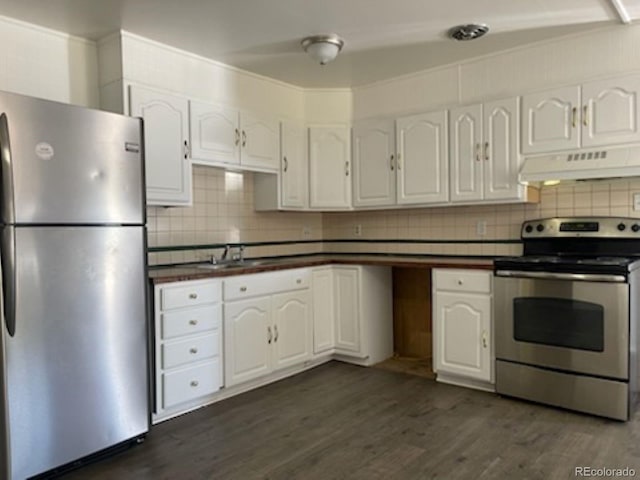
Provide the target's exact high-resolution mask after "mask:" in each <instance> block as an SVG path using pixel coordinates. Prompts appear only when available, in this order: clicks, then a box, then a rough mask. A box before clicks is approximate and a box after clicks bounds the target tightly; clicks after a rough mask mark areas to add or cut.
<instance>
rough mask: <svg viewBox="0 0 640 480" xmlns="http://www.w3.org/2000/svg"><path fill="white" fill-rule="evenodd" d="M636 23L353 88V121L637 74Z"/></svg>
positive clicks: (639, 29)
mask: <svg viewBox="0 0 640 480" xmlns="http://www.w3.org/2000/svg"><path fill="white" fill-rule="evenodd" d="M638 45H640V25H637V24H636V25H629V26H620V25H616V26H611V27H606V28H601V29H599V30H596V31H592V32H589V33H582V34H577V35H572V36H568V37H564V38H561V39H554V40H550V41H544V42H539V43H536V44H533V45H529V46H525V47H518V48H515V49H512V50H508V51H504V52H502V53H497V54H493V55H487V56H483V57H479V58H476V59H472V60H468V61H464V62H460V63H456V64H452V65H449V66H445V67H440V68H437V69H432V70H427V71H423V72H419V73H415V74H411V75H407V76H404V77H399V78H396V79H391V80H386V81H383V82H378V83H375V84H371V85H367V86H363V87H358V88H355V89H354V91H353V103H354V107H353V110H354V112H353V114H354V118H355V119H362V118H369V117H379V116H395V115H404V114H407V113H413V112H419V111H428V110H433V109H436V108H442V107H447V106H453V105H456V104H469V103H476V102H482V101H485V100H489V99H492V98H493V99H495V98H501V97H507V96H512V95H521V94H523V93H526V92H531V91H536V90H545V89H547V88H551V87H555V86H560V85H566V84H578V83H580V82H583V81H585V80H588V79H594V78H600V77H606V76H615V75H619V74H623V73H627V72H638V71H640V48H638Z"/></svg>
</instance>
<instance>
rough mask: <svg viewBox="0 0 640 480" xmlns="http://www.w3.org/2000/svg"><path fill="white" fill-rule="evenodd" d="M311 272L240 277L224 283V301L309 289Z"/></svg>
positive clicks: (289, 271) (273, 273)
mask: <svg viewBox="0 0 640 480" xmlns="http://www.w3.org/2000/svg"><path fill="white" fill-rule="evenodd" d="M310 284H311V271H310V270H309V269H307V268H302V269H296V270H287V271H284V272H269V273H256V274H254V275H241V276H239V277H234V278H230V279H229V280H225V281H224V287H223V290H224V299H225V300H237V299H241V298H247V297H255V296H261V295H271V294H274V293H279V292H287V291H291V290H301V289H304V288H309V286H310Z"/></svg>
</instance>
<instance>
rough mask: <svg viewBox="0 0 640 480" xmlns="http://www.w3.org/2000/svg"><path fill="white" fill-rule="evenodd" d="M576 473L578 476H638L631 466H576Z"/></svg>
mask: <svg viewBox="0 0 640 480" xmlns="http://www.w3.org/2000/svg"><path fill="white" fill-rule="evenodd" d="M574 474H575V476H576V477H600V478H602V477H605V478H607V477H608V478H631V477H635V476H636V471H635V470H634V469H633V468H630V467H625V468H615V467H614V468H610V467H600V468H594V467H576V468H575V470H574Z"/></svg>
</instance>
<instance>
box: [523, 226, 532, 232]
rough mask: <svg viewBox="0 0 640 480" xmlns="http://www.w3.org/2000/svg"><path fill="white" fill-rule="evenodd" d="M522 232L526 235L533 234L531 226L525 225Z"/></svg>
mask: <svg viewBox="0 0 640 480" xmlns="http://www.w3.org/2000/svg"><path fill="white" fill-rule="evenodd" d="M524 231H525V232H527V233H531V232H533V226H532V225H527V226H526V227H524Z"/></svg>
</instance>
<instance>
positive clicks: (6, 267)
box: [0, 225, 16, 337]
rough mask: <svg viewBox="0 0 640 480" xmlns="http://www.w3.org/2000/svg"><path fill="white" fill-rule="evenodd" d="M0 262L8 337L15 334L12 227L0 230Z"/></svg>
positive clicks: (14, 236) (14, 255) (14, 264)
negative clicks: (0, 235)
mask: <svg viewBox="0 0 640 480" xmlns="http://www.w3.org/2000/svg"><path fill="white" fill-rule="evenodd" d="M0 241H1V243H2V245H0V249H1V250H0V260H1V261H2V309H3V312H2V313H3V316H4V324H5V326H6V328H7V332H8V333H9V335H10V336H12V337H13V336H14V335H15V333H16V229H15V227H14V226H12V225H5V226H4V227H3V228H2V238H1V239H0Z"/></svg>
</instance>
